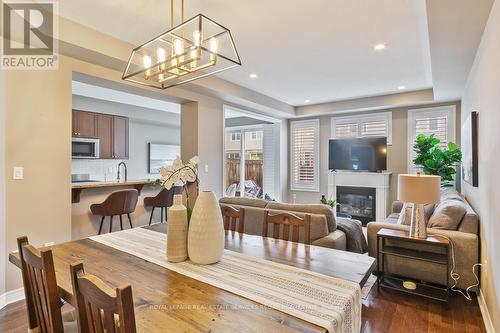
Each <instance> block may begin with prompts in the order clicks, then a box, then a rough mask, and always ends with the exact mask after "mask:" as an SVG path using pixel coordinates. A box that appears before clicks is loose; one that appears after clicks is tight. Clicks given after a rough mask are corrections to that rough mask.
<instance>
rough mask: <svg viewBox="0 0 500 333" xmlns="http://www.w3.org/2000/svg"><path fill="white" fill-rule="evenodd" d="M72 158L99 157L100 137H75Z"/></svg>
mask: <svg viewBox="0 0 500 333" xmlns="http://www.w3.org/2000/svg"><path fill="white" fill-rule="evenodd" d="M71 157H72V158H99V139H92V138H73V140H72V145H71Z"/></svg>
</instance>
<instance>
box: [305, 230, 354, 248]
mask: <svg viewBox="0 0 500 333" xmlns="http://www.w3.org/2000/svg"><path fill="white" fill-rule="evenodd" d="M311 244H312V245H316V246H323V247H329V248H331V249H336V250H342V251H345V250H346V249H347V238H346V235H345V233H344V232H343V231H340V230H338V229H337V230H335V231H334V232H331V233H329V234H328V235H326V236H325V237H322V238H318V239H316V240H314V241H312V243H311Z"/></svg>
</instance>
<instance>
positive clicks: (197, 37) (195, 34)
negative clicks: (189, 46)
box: [193, 30, 201, 47]
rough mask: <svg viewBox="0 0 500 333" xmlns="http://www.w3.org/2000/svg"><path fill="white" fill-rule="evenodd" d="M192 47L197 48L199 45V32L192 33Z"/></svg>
mask: <svg viewBox="0 0 500 333" xmlns="http://www.w3.org/2000/svg"><path fill="white" fill-rule="evenodd" d="M193 40H194V46H196V47H199V46H200V44H201V33H200V31H199V30H195V31H193Z"/></svg>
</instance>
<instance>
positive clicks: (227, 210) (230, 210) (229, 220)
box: [221, 206, 245, 233]
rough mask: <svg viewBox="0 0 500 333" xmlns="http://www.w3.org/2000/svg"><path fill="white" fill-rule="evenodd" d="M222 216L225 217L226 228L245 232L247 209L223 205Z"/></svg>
mask: <svg viewBox="0 0 500 333" xmlns="http://www.w3.org/2000/svg"><path fill="white" fill-rule="evenodd" d="M221 213H222V217H223V218H224V229H225V230H231V231H238V232H241V233H242V232H243V231H244V230H245V209H244V208H239V209H236V208H234V207H232V206H222V207H221Z"/></svg>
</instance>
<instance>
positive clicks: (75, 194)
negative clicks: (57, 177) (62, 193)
mask: <svg viewBox="0 0 500 333" xmlns="http://www.w3.org/2000/svg"><path fill="white" fill-rule="evenodd" d="M155 182H156V180H154V179H142V180H128V181H120V182H119V181H109V182H108V181H89V182H77V183H72V185H71V202H72V203H78V202H80V193H81V192H82V190H84V189H89V188H101V187H121V186H133V187H134V188H135V189H136V190H137V191H138V192H139V195H141V190H142V188H143V187H144V185H151V184H154V183H155Z"/></svg>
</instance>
